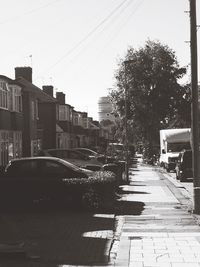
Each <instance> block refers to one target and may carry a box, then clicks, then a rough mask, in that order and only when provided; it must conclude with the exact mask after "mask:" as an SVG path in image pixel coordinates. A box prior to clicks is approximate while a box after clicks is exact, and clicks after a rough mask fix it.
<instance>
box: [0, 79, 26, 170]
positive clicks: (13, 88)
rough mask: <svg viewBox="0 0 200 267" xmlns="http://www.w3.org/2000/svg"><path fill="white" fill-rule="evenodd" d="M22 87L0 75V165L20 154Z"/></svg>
mask: <svg viewBox="0 0 200 267" xmlns="http://www.w3.org/2000/svg"><path fill="white" fill-rule="evenodd" d="M22 133H23V112H22V87H21V85H20V84H18V83H17V82H16V81H15V80H12V79H10V78H8V77H6V76H3V75H0V166H4V165H5V164H7V162H8V161H9V159H11V158H16V157H21V156H22Z"/></svg>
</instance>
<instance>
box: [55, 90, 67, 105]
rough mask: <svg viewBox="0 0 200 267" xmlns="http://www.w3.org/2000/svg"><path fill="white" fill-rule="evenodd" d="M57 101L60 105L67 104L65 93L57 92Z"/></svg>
mask: <svg viewBox="0 0 200 267" xmlns="http://www.w3.org/2000/svg"><path fill="white" fill-rule="evenodd" d="M56 99H57V100H58V103H59V104H60V105H64V104H65V94H64V93H63V92H56Z"/></svg>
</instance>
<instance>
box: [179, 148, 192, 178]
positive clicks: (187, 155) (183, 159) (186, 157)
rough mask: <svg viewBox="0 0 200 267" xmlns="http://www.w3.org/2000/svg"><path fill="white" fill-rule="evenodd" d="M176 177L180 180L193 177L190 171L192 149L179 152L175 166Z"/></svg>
mask: <svg viewBox="0 0 200 267" xmlns="http://www.w3.org/2000/svg"><path fill="white" fill-rule="evenodd" d="M175 171H176V178H177V179H178V180H180V181H181V182H184V181H187V179H188V178H192V177H193V171H192V150H183V151H182V152H180V153H179V156H178V159H177V163H176V167H175Z"/></svg>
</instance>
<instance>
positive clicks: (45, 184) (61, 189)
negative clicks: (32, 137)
mask: <svg viewBox="0 0 200 267" xmlns="http://www.w3.org/2000/svg"><path fill="white" fill-rule="evenodd" d="M93 173H94V172H93V171H90V170H86V169H82V168H79V167H77V166H76V165H73V164H71V163H69V162H66V161H65V160H62V159H59V158H54V157H28V158H21V159H15V160H11V161H10V162H9V164H8V165H7V166H6V167H5V169H4V171H2V173H1V176H0V204H2V203H3V201H5V199H6V200H7V201H8V202H13V201H16V202H18V201H24V200H41V199H45V198H57V197H60V198H61V197H62V196H63V197H65V196H66V189H67V187H66V186H65V185H67V180H68V179H69V178H81V179H82V178H88V177H92V176H93Z"/></svg>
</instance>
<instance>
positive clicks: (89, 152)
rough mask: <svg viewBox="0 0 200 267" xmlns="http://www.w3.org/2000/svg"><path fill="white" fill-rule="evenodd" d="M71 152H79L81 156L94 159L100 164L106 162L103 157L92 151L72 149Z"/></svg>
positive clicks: (78, 148) (79, 148) (83, 148)
mask: <svg viewBox="0 0 200 267" xmlns="http://www.w3.org/2000/svg"><path fill="white" fill-rule="evenodd" d="M73 150H75V151H79V152H81V153H82V154H84V155H86V156H88V157H89V158H90V159H96V160H98V161H99V162H101V163H105V160H106V157H105V155H103V154H99V153H98V152H96V151H94V150H92V149H89V148H85V147H76V148H73Z"/></svg>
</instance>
